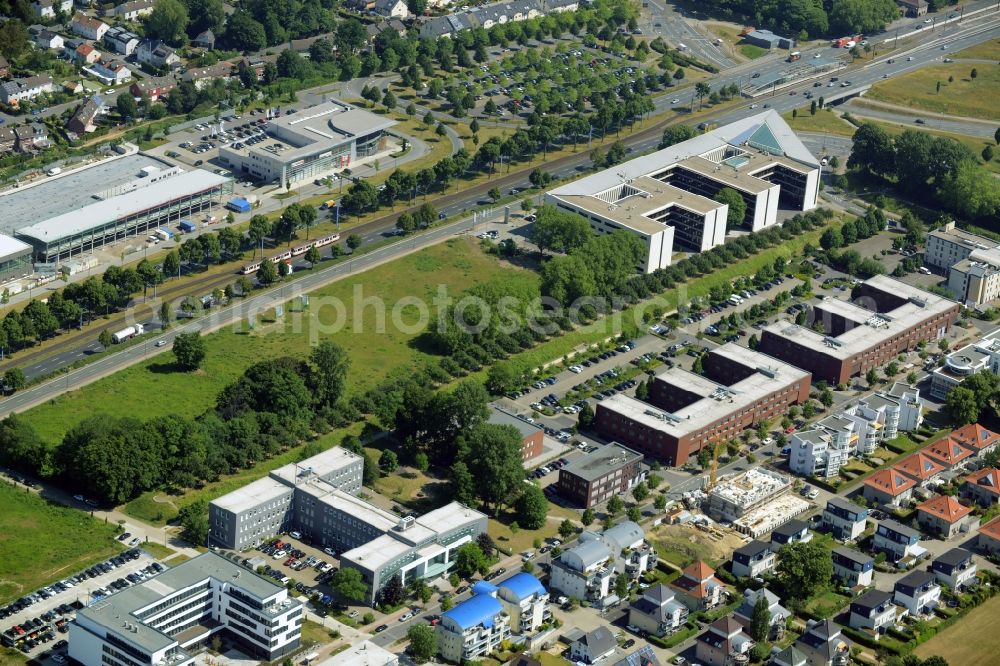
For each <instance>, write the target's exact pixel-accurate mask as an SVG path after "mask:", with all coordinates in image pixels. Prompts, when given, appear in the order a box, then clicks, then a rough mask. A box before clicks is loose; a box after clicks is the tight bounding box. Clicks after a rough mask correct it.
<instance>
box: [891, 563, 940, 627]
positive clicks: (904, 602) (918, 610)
mask: <svg viewBox="0 0 1000 666" xmlns="http://www.w3.org/2000/svg"><path fill="white" fill-rule="evenodd" d="M892 600H893V601H894V602H896V603H897V604H899V605H900V606H903V607H904V608H906V610H908V611H910V615H912V616H913V617H919V616H920V615H924V614H925V613H930V612H932V611H933V610H934V609H935V608H937V605H938V604H939V603H941V586H940V585H938V584H937V581H936V579H935V578H934V575H933V574H930V573H927V572H926V571H920V570H917V571H911V572H910V573H908V574H906V575H905V576H903V577H902V578H900V579H899V580H897V581H896V585H895V586H894V587H893V588H892Z"/></svg>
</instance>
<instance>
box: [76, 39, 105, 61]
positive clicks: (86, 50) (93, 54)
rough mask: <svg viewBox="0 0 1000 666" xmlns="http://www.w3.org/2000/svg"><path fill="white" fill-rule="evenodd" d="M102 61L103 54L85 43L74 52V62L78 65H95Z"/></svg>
mask: <svg viewBox="0 0 1000 666" xmlns="http://www.w3.org/2000/svg"><path fill="white" fill-rule="evenodd" d="M100 59H101V52H100V51H98V50H97V49H95V48H94V47H93V46H91V45H90V44H87V43H86V42H84V43H83V44H80V45H79V46H78V47H76V50H75V51H73V60H74V61H75V62H76V64H78V65H93V64H94V63H95V62H97V61H98V60H100Z"/></svg>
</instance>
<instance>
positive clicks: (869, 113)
mask: <svg viewBox="0 0 1000 666" xmlns="http://www.w3.org/2000/svg"><path fill="white" fill-rule="evenodd" d="M857 102H858V100H851V101H850V102H847V103H845V104H844V106H845V108H846V109H847V110H849V111H850V112H851V115H853V116H857V117H859V118H874V119H876V120H886V121H888V122H892V123H899V124H903V125H907V126H910V127H913V128H914V129H935V130H940V131H942V132H955V133H956V134H966V135H968V136H978V137H981V138H984V139H991V140H992V139H993V134H994V132H996V128H997V124H996V123H992V122H985V121H983V122H976V121H973V120H964V119H957V118H956V119H950V118H945V117H939V116H935V115H930V114H926V113H922V112H921V111H920V110H919V109H914V110H912V111H908V110H906V109H891V108H873V107H871V106H867V105H863V104H859V103H857Z"/></svg>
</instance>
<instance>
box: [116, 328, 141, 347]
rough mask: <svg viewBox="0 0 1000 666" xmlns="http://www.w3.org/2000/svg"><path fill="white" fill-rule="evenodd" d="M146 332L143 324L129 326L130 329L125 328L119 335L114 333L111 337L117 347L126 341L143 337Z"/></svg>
mask: <svg viewBox="0 0 1000 666" xmlns="http://www.w3.org/2000/svg"><path fill="white" fill-rule="evenodd" d="M145 330H146V329H145V327H144V326H143V325H142V324H134V325H132V326H129V327H128V328H123V329H122V330H120V331H118V332H117V333H114V334H113V335H112V336H111V339H112V340H113V341H114V343H115V344H116V345H117V344H119V343H122V342H125V341H126V340H130V339H132V338H134V337H135V336H137V335H142V334H143V332H144V331H145Z"/></svg>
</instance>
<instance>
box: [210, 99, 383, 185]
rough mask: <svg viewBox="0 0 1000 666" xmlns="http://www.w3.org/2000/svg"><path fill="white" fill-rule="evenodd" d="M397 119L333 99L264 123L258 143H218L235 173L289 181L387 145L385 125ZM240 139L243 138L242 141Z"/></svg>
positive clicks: (320, 172)
mask: <svg viewBox="0 0 1000 666" xmlns="http://www.w3.org/2000/svg"><path fill="white" fill-rule="evenodd" d="M395 124H396V121H394V120H391V119H388V118H384V117H382V116H378V115H375V114H374V113H371V112H369V111H365V110H364V109H358V108H355V107H353V106H350V105H349V104H344V103H343V102H337V101H328V102H323V103H322V104H317V105H316V106H313V107H310V108H308V109H303V110H301V111H298V112H297V113H293V114H291V115H287V116H279V117H275V118H271V119H270V120H268V121H267V124H266V125H264V132H265V133H266V134H267V138H266V139H265V140H264V141H263V142H261V144H260V145H258V146H247V145H245V144H244V145H242V146H241V147H240V148H234V147H233V146H232V144H230V145H228V146H222V147H221V148H220V149H219V161H220V162H222V163H223V164H225V165H227V166H228V167H229V170H230V171H232V172H233V174H235V175H236V177H237V178H239V177H240V176H244V175H248V176H251V177H252V178H255V179H257V180H261V181H263V182H265V183H278V184H280V185H281V187H285V186H286V185H287V184H288V183H295V182H298V181H301V180H306V179H311V178H316V177H318V176H321V175H327V174H329V173H330V172H332V171H335V170H337V169H343V168H346V167H348V166H350V165H351V164H352V163H353V162H355V161H356V160H358V159H363V158H366V157H370V156H372V155H375V154H376V153H378V152H379V151H380V150H384V149H385V145H386V141H385V130H387V129H388V128H389V127H391V126H393V125H395ZM237 143H238V142H237Z"/></svg>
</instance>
